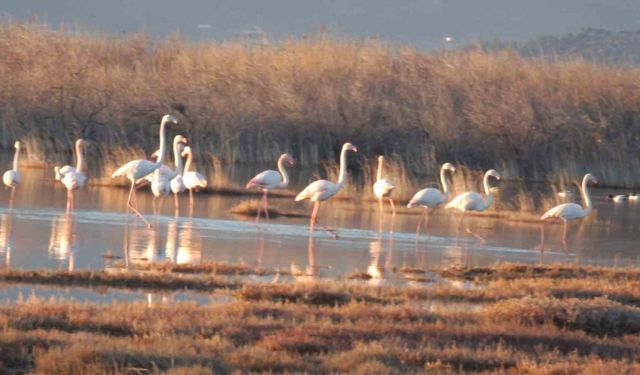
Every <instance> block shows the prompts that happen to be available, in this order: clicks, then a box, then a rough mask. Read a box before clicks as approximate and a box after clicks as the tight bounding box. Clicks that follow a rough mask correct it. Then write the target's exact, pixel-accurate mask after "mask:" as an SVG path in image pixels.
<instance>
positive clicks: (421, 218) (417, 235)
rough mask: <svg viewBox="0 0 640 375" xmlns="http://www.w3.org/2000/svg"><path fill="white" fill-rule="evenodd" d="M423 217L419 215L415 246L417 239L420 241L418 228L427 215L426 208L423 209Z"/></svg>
mask: <svg viewBox="0 0 640 375" xmlns="http://www.w3.org/2000/svg"><path fill="white" fill-rule="evenodd" d="M424 211H425V213H424V215H420V220H418V226H417V227H416V244H417V243H418V241H419V239H420V227H421V226H422V222H423V221H424V219H425V217H426V215H427V208H426V207H425V208H424Z"/></svg>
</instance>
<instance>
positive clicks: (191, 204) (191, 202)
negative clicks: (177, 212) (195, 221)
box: [189, 189, 193, 216]
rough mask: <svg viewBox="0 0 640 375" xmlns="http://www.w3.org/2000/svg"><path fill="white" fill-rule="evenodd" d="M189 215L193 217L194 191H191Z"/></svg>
mask: <svg viewBox="0 0 640 375" xmlns="http://www.w3.org/2000/svg"><path fill="white" fill-rule="evenodd" d="M189 215H191V216H193V189H189Z"/></svg>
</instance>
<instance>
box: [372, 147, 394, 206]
mask: <svg viewBox="0 0 640 375" xmlns="http://www.w3.org/2000/svg"><path fill="white" fill-rule="evenodd" d="M383 163H384V156H382V155H380V156H378V173H377V178H376V182H375V183H374V184H373V194H374V195H375V196H376V198H378V202H379V204H380V214H382V200H383V199H384V198H387V199H389V204H390V205H391V212H393V214H394V215H395V214H396V206H395V204H393V198H391V193H392V192H393V189H395V188H396V187H395V186H394V185H393V182H391V180H389V179H388V178H382V164H383Z"/></svg>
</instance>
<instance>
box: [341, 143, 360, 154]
mask: <svg viewBox="0 0 640 375" xmlns="http://www.w3.org/2000/svg"><path fill="white" fill-rule="evenodd" d="M342 149H343V150H348V151H353V152H358V148H357V147H356V146H354V145H352V144H351V143H349V142H347V143H345V144H344V145H343V146H342Z"/></svg>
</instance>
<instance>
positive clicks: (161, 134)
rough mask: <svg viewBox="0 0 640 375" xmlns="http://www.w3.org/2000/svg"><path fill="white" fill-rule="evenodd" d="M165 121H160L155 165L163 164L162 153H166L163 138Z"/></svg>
mask: <svg viewBox="0 0 640 375" xmlns="http://www.w3.org/2000/svg"><path fill="white" fill-rule="evenodd" d="M166 124H167V122H166V121H165V120H164V119H163V120H162V122H161V123H160V155H159V156H158V160H157V161H156V164H157V165H162V164H164V154H166V153H167V150H166V146H165V140H164V128H165V126H166Z"/></svg>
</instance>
